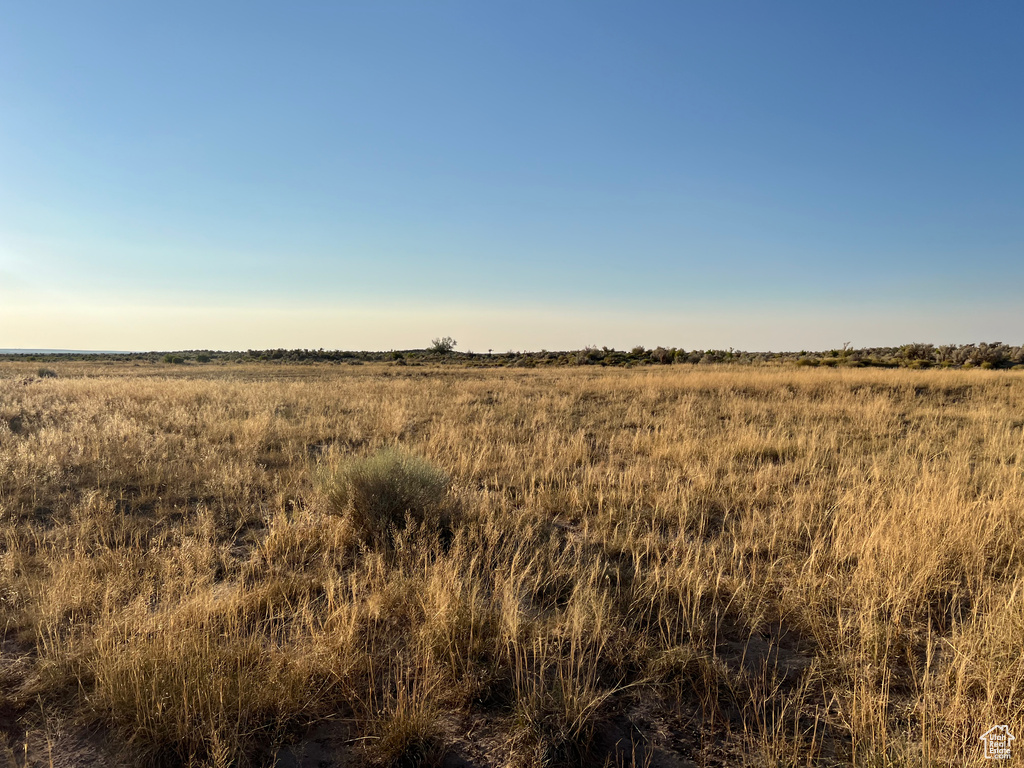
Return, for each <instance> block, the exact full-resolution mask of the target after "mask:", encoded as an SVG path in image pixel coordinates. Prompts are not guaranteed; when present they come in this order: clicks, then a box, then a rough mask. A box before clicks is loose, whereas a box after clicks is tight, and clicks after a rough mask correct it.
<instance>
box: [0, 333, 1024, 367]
mask: <svg viewBox="0 0 1024 768" xmlns="http://www.w3.org/2000/svg"><path fill="white" fill-rule="evenodd" d="M454 345H455V342H454V340H452V339H451V338H450V337H444V338H443V339H435V340H434V342H433V344H432V346H431V347H430V348H428V349H410V350H391V351H388V352H357V351H344V350H325V349H249V350H246V351H244V352H242V351H238V352H223V351H214V350H182V351H178V352H137V353H128V354H74V353H71V354H32V355H30V354H5V355H0V360H19V361H29V362H59V361H61V360H88V361H94V362H98V361H123V362H149V363H164V364H169V365H187V364H194V365H206V364H224V363H258V362H268V363H340V364H349V365H360V364H362V363H371V362H390V363H393V364H395V365H421V364H424V363H444V364H456V365H467V366H481V367H490V366H506V367H523V368H533V367H539V366H569V365H602V366H620V367H632V366H637V365H674V364H675V365H679V364H687V365H700V364H711V363H719V364H722V363H725V364H738V365H756V364H769V365H772V364H774V365H779V364H792V365H797V366H824V367H841V366H847V367H853V368H859V367H867V366H874V367H881V368H930V367H940V368H984V369H990V368H1014V367H1017V366H1024V346H1010V345H1008V344H1003V343H1001V342H994V343H984V342H982V343H977V344H959V345H957V344H944V345H935V344H904V345H902V346H899V347H865V348H861V349H850V348H844V349H830V350H827V351H824V352H810V351H807V350H801V351H799V352H743V351H740V350H735V349H728V350H722V349H704V350H701V349H694V350H689V351H688V350H685V349H681V348H678V347H655V348H654V349H646V348H645V347H634V348H633V349H631V350H629V351H628V352H627V351H625V350H617V349H610V348H609V347H600V348H599V347H585V348H583V349H578V350H571V351H561V352H550V351H548V350H541V351H539V352H522V351H518V352H517V351H512V350H509V351H507V352H494V353H490V352H488V353H482V352H456V351H454Z"/></svg>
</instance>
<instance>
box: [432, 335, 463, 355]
mask: <svg viewBox="0 0 1024 768" xmlns="http://www.w3.org/2000/svg"><path fill="white" fill-rule="evenodd" d="M457 343H458V342H456V341H455V339H453V338H452V337H451V336H444V337H443V338H440V339H434V340H432V341H431V342H430V351H431V352H436V353H438V354H439V355H447V354H448V353H449V352H451V351H452V350H453V349H455V345H456V344H457Z"/></svg>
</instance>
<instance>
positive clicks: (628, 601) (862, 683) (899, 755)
mask: <svg viewBox="0 0 1024 768" xmlns="http://www.w3.org/2000/svg"><path fill="white" fill-rule="evenodd" d="M51 367H52V368H53V369H54V371H56V373H57V374H58V375H57V376H56V377H45V378H40V376H39V375H38V365H29V364H21V363H17V364H16V363H10V362H8V363H0V627H2V628H3V644H2V656H0V766H3V768H6V766H5V765H4V763H5V761H6V762H8V763H9V764H11V765H15V766H22V765H23V764H25V763H27V764H30V765H33V766H48V765H54V766H58V767H59V766H75V767H77V766H84V765H111V766H113V765H164V766H177V765H192V766H217V767H218V768H223V767H224V766H229V765H240V766H245V765H264V764H266V765H273V764H275V763H276V764H277V765H279V766H343V765H346V766H351V765H363V764H368V763H378V764H395V765H415V764H428V765H429V764H436V765H449V766H480V767H483V766H506V765H508V766H533V765H553V766H554V765H598V766H600V765H619V766H625V765H632V764H637V765H651V766H690V765H696V766H724V765H728V766H733V765H764V766H769V765H770V766H805V765H829V766H831V765H853V764H856V765H870V766H887V765H900V766H933V765H935V766H938V765H958V766H959V765H966V764H975V763H981V762H982V759H981V742H980V741H979V738H978V737H979V736H980V735H981V734H982V733H984V732H985V731H987V730H988V729H989V728H990V727H991V726H993V725H997V724H1006V725H1009V727H1010V730H1011V731H1013V732H1014V733H1015V734H1016V735H1017V736H1018V737H1019V738H1020V739H1024V696H1022V693H1024V601H1022V593H1024V589H1022V587H1024V570H1022V558H1024V546H1022V543H1024V542H1022V535H1024V513H1022V509H1021V506H1022V501H1024V374H1022V373H1021V372H1019V371H1007V372H1000V371H979V370H973V371H944V370H933V371H905V370H904V371H888V370H884V371H880V370H847V369H835V370H820V369H799V368H796V367H785V368H782V367H780V368H753V367H738V366H737V367H722V368H719V367H714V366H692V365H674V366H658V367H645V368H639V369H632V370H623V369H602V368H594V367H580V368H562V369H558V370H519V369H492V370H478V369H464V368H458V367H445V368H429V367H414V366H397V365H390V364H379V365H363V366H294V367H286V366H275V365H271V364H266V365H256V366H243V365H206V366H200V365H187V366H180V365H179V366H171V365H155V364H144V365H137V366H132V365H127V364H125V365H105V366H104V365H96V364H84V363H83V364H77V363H70V362H69V363H66V364H60V363H57V364H53V365H51ZM396 446H397V447H399V448H401V449H403V450H404V451H406V452H407V453H410V454H414V455H418V456H420V457H423V458H424V459H426V460H428V461H429V462H430V463H432V464H433V465H435V466H436V467H437V468H439V469H440V470H442V471H443V472H444V473H446V474H447V475H448V477H449V478H450V480H451V484H450V488H449V490H448V491H447V493H446V495H444V497H443V498H439V499H438V500H437V506H438V510H442V511H443V512H444V515H446V516H447V518H448V520H449V521H450V522H449V523H448V524H447V525H442V526H440V527H430V526H429V525H427V524H424V525H422V526H416V525H414V526H413V528H412V529H411V530H406V531H404V532H397V533H396V536H395V537H394V538H386V539H381V538H380V537H378V538H377V539H369V538H368V537H367V536H366V535H365V532H364V531H363V530H362V529H361V528H360V527H359V525H357V522H356V518H354V517H353V514H352V509H355V508H356V507H352V509H349V508H347V507H345V506H344V505H342V504H340V503H339V502H338V497H337V494H333V493H332V489H334V488H336V487H337V483H338V482H341V480H339V479H338V478H342V480H343V479H344V478H345V477H347V476H348V475H346V474H345V472H346V471H347V469H346V468H349V469H350V468H351V467H353V466H356V465H357V463H358V460H359V459H360V458H362V457H365V456H372V455H374V454H376V453H377V452H378V451H379V450H380V449H382V448H387V447H396ZM385 455H389V454H385ZM390 455H394V454H390ZM385 479H386V478H385ZM427 513H431V510H430V509H427ZM438 514H440V512H438ZM1019 743H1021V744H1024V741H1020V742H1019ZM1021 749H1024V747H1022V748H1021ZM1015 760H1019V757H1015Z"/></svg>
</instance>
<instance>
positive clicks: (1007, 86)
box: [0, 0, 1024, 351]
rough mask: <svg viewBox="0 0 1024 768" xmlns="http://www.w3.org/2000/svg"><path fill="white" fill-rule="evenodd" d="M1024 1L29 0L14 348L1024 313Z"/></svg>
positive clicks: (859, 335)
mask: <svg viewBox="0 0 1024 768" xmlns="http://www.w3.org/2000/svg"><path fill="white" fill-rule="evenodd" d="M1022 37H1024V5H1021V4H1020V3H1017V2H1011V1H1010V0H1002V1H1000V0H996V1H993V2H986V3H959V4H954V3H947V2H940V3H931V2H929V3H924V2H921V3H910V2H908V3H897V4H893V3H881V2H864V3H848V4H838V3H813V2H772V3H765V2H731V1H728V0H727V1H724V2H703V3H696V2H693V3H691V2H642V3H630V4H626V3H611V2H601V1H597V0H595V1H594V2H586V3H584V2H572V3H570V2H556V3H540V2H515V3H513V2H486V3H480V2H469V0H464V1H462V2H455V1H454V0H450V1H449V0H438V1H437V2H431V3H415V2H398V1H397V0H396V1H395V2H388V1H382V2H364V3H289V4H285V3H278V4H272V3H263V2H247V3H227V2H221V3H196V2H182V3H174V4H139V3H130V2H127V0H125V1H124V2H102V3H96V4H82V3H75V2H70V1H69V2H51V3H24V4H13V3H12V4H8V6H7V7H6V8H5V10H4V13H3V16H2V21H0V348H16V347H22V348H61V349H67V348H79V349H119V350H121V349H128V350H147V349H199V348H212V349H248V348H267V347H305V348H318V347H325V348H340V349H392V348H398V349H402V348H416V347H423V346H426V345H427V344H428V343H429V341H430V339H431V338H434V337H437V336H442V335H450V336H453V337H455V338H456V339H457V340H458V342H459V346H458V349H461V350H475V351H483V350H486V349H495V350H500V351H504V350H506V349H542V348H546V349H571V348H579V347H582V346H586V345H597V346H605V345H607V346H611V347H616V348H620V349H621V348H629V347H632V346H634V345H636V344H644V345H646V346H655V345H659V344H661V345H665V346H676V347H683V348H686V349H694V348H701V349H703V348H709V347H716V348H726V347H735V348H738V349H750V350H768V349H773V350H784V349H785V350H797V349H802V348H805V349H829V348H833V347H838V346H840V345H842V344H843V343H844V342H846V341H849V342H851V343H852V344H853V345H854V346H858V347H860V346H881V345H895V344H901V343H906V342H911V341H927V342H933V343H966V342H972V341H1004V342H1006V343H1012V344H1021V343H1024V302H1021V301H1020V300H1019V298H1018V294H1019V292H1020V286H1021V281H1022V279H1024V215H1022V214H1024V46H1022V45H1021V44H1020V41H1021V39H1022Z"/></svg>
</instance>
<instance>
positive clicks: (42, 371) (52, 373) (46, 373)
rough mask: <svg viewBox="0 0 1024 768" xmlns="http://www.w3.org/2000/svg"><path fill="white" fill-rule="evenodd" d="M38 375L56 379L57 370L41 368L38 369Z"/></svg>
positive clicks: (43, 377) (41, 377)
mask: <svg viewBox="0 0 1024 768" xmlns="http://www.w3.org/2000/svg"><path fill="white" fill-rule="evenodd" d="M36 376H38V377H39V378H40V379H56V378H57V372H56V371H55V370H53V369H52V368H40V369H39V370H38V371H36Z"/></svg>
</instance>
